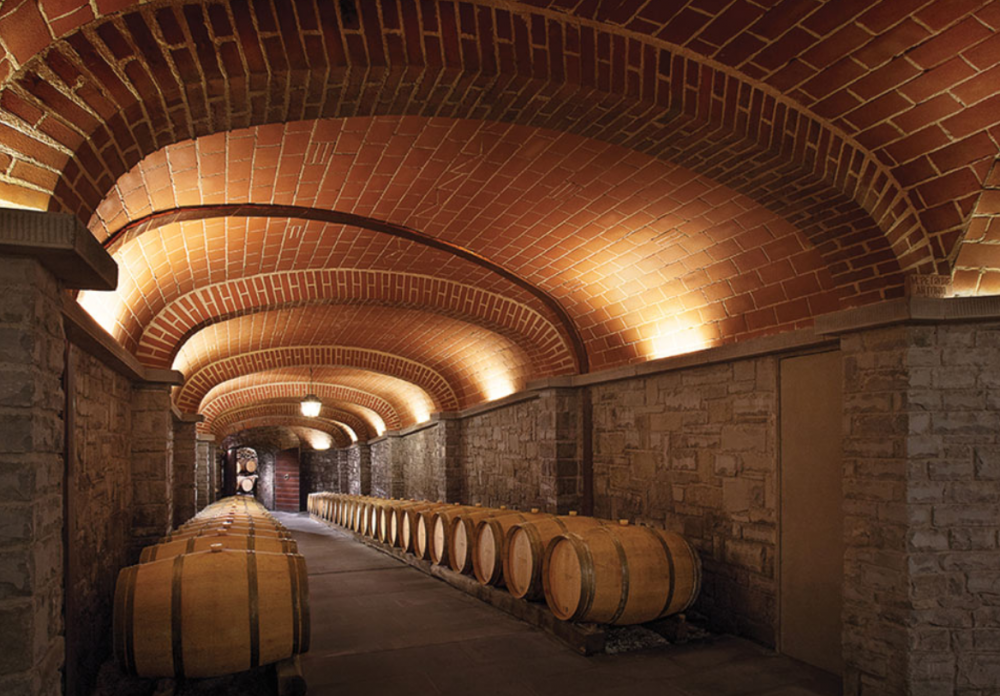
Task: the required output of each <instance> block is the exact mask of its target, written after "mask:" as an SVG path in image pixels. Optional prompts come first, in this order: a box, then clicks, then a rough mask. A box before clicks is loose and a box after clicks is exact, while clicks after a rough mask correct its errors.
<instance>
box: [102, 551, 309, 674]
mask: <svg viewBox="0 0 1000 696" xmlns="http://www.w3.org/2000/svg"><path fill="white" fill-rule="evenodd" d="M114 648H115V656H116V658H117V660H118V663H119V664H120V665H121V667H122V668H123V670H124V671H125V672H127V673H129V674H136V675H139V676H142V677H173V678H175V679H177V678H183V677H196V678H200V677H215V676H220V675H223V674H232V673H234V672H242V671H245V670H248V669H253V668H254V667H257V666H258V665H264V664H269V663H272V662H277V661H279V660H284V659H287V658H290V657H292V656H293V655H297V654H300V653H304V652H307V651H308V650H309V584H308V576H307V571H306V564H305V559H304V558H303V557H302V556H299V555H293V554H278V553H255V552H252V551H233V550H226V549H222V548H213V549H212V550H211V551H202V552H200V553H192V554H181V555H179V556H174V557H173V558H168V559H165V560H162V561H153V562H151V563H143V564H141V565H135V566H129V567H128V568H124V569H123V570H122V571H121V572H120V573H119V574H118V583H117V586H116V588H115V606H114Z"/></svg>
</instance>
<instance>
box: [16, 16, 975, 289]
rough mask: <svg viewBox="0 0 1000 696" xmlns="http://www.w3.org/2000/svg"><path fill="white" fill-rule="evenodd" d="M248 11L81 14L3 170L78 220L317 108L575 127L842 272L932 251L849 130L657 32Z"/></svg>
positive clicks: (881, 169)
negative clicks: (801, 234) (703, 180)
mask: <svg viewBox="0 0 1000 696" xmlns="http://www.w3.org/2000/svg"><path fill="white" fill-rule="evenodd" d="M254 5H255V10H254V11H255V13H256V17H257V25H258V26H263V27H265V28H266V29H268V30H270V29H273V30H274V31H275V32H277V33H278V34H279V35H280V36H281V39H280V41H278V40H264V39H262V38H261V37H260V36H259V35H258V33H257V28H256V26H255V25H254V23H253V22H250V21H248V20H249V14H250V12H249V10H247V11H244V12H240V13H237V14H236V15H232V13H231V12H230V9H229V8H228V5H226V4H225V3H222V2H219V3H211V4H209V3H200V4H198V5H194V4H183V3H176V4H175V5H171V6H161V5H157V6H156V7H155V8H152V7H139V8H132V9H129V10H125V11H124V12H122V13H121V14H119V15H116V16H113V17H104V18H101V19H97V20H95V21H94V22H93V23H91V24H88V25H87V26H85V27H83V28H82V29H80V30H78V31H77V32H76V33H74V34H72V35H71V36H68V37H67V38H66V39H65V40H64V41H61V42H59V43H58V44H56V45H54V46H52V47H50V48H49V49H47V50H46V51H45V52H44V53H43V54H40V55H39V56H36V57H34V58H31V59H29V60H28V62H27V63H26V64H25V65H24V66H23V67H22V68H21V70H20V71H19V73H18V75H17V76H16V77H14V78H12V79H10V80H9V81H8V84H7V86H6V90H5V92H6V93H8V94H9V95H10V96H9V97H7V98H6V99H5V100H4V99H2V98H0V104H6V105H7V108H8V110H9V111H10V114H11V115H12V117H14V118H16V119H19V120H20V122H21V123H22V124H24V130H26V131H27V132H28V133H29V135H18V136H17V137H12V139H11V143H12V150H13V152H12V154H13V155H14V158H15V159H16V162H15V161H14V159H12V161H11V163H10V167H9V168H10V171H11V173H12V174H13V177H12V178H15V179H18V180H19V181H21V182H23V184H24V185H25V186H27V187H28V188H30V189H33V190H39V191H51V192H52V193H53V198H52V207H53V209H64V210H71V211H74V212H76V213H77V214H78V215H80V216H81V218H83V219H86V218H89V216H90V214H91V213H92V212H93V210H95V209H96V208H97V206H98V205H99V203H100V201H101V198H102V197H103V193H104V192H106V191H107V190H109V189H110V186H111V185H112V184H113V182H114V180H115V179H117V178H118V177H119V176H121V175H122V174H124V173H125V172H126V171H127V169H128V168H129V167H131V166H132V165H134V164H135V163H136V162H138V161H139V160H140V159H141V158H142V156H144V155H145V154H148V153H149V152H151V151H152V149H155V148H158V147H162V146H164V145H166V144H168V143H170V142H176V141H177V140H181V139H184V138H187V137H192V136H197V135H204V134H208V133H213V132H222V131H227V130H231V129H233V128H239V127H242V126H246V125H253V124H258V123H265V122H286V121H291V120H296V119H299V118H310V117H316V116H331V115H345V116H346V115H351V116H367V115H372V114H376V113H437V114H445V115H449V116H476V117H482V118H487V119H489V120H496V121H507V122H525V123H530V124H532V125H540V126H544V127H549V128H554V129H556V130H562V131H568V132H576V133H581V134H586V135H587V136H588V137H593V138H597V139H603V140H607V141H609V142H615V143H621V144H624V145H626V146H628V147H631V148H633V149H637V150H640V151H644V152H648V153H651V154H654V155H656V156H658V157H662V158H665V159H669V160H671V161H674V162H678V163H681V164H683V165H685V166H688V167H690V168H692V169H694V170H695V171H701V172H704V173H706V174H707V175H709V176H710V177H711V178H713V179H715V180H717V181H720V182H722V183H725V184H727V185H729V186H732V187H733V188H734V189H736V190H739V191H741V192H744V193H746V194H747V195H749V196H751V197H752V198H755V199H756V200H760V201H761V202H763V203H764V204H765V205H767V206H768V207H770V208H772V209H773V210H776V211H778V212H779V213H781V214H782V215H784V216H785V217H787V218H788V219H789V220H790V221H792V222H793V223H795V224H797V225H798V226H800V227H801V228H802V229H803V230H805V231H806V234H807V235H808V236H809V238H810V239H811V240H812V241H813V242H814V243H815V244H816V245H817V247H818V248H819V249H820V250H821V252H822V253H823V254H824V256H825V258H827V260H828V263H830V264H834V263H836V262H837V260H841V261H844V262H848V263H849V264H850V265H851V266H853V267H855V268H856V271H855V276H857V277H858V278H859V280H858V281H857V282H860V281H861V280H871V279H872V278H877V277H879V275H880V274H879V273H878V268H877V267H878V265H880V264H886V263H889V259H893V260H894V270H898V269H899V268H900V267H901V268H903V269H910V268H917V267H920V268H927V267H930V266H931V265H932V263H933V261H934V258H933V252H934V251H936V250H937V249H936V248H935V247H933V246H932V244H931V240H932V237H928V236H927V235H926V234H925V233H924V228H923V227H921V225H920V222H921V221H920V220H919V219H918V216H917V215H916V213H915V208H914V206H913V204H912V201H911V198H910V197H908V196H906V195H904V193H903V192H902V190H901V188H900V186H899V185H898V183H897V181H896V177H895V176H894V175H893V174H892V173H891V172H890V171H889V170H888V169H887V167H886V166H885V165H883V163H882V162H881V161H880V160H879V159H878V158H876V157H874V156H873V155H872V154H871V153H870V152H869V151H868V150H866V149H865V148H864V147H862V146H861V145H859V142H861V141H860V140H854V139H852V138H850V137H848V136H847V135H846V134H845V132H844V131H843V130H842V129H841V128H840V127H831V126H830V125H829V124H828V123H827V122H826V121H824V120H821V119H819V118H817V117H814V116H813V115H811V114H810V113H808V112H807V111H805V110H804V109H802V108H801V107H799V106H798V105H797V104H796V102H795V101H794V100H793V99H789V98H785V97H783V96H781V95H780V94H776V93H775V91H774V90H773V89H767V88H762V87H760V86H759V85H758V84H755V83H754V82H751V81H749V80H747V79H746V78H745V76H743V75H741V74H739V73H738V72H736V71H734V70H731V69H729V68H727V67H725V66H724V65H721V64H718V63H709V62H708V61H706V60H705V59H703V58H699V57H697V56H694V55H692V54H691V53H689V52H687V51H679V50H677V49H676V47H673V46H670V45H669V44H665V43H663V42H662V41H659V40H654V39H651V38H649V37H644V36H642V35H639V34H636V33H633V32H629V31H624V30H620V29H616V30H614V31H608V30H605V29H604V28H602V27H600V26H597V25H593V24H585V23H582V22H581V21H580V20H578V19H576V18H573V17H571V16H569V15H565V14H562V15H560V14H558V13H548V14H545V13H538V12H537V11H532V10H529V9H527V8H513V11H511V10H510V8H504V9H501V8H497V7H490V6H486V5H483V6H479V7H477V6H475V5H472V4H461V5H452V4H448V5H441V6H440V7H439V6H436V5H430V4H427V5H424V6H423V7H424V8H425V9H424V10H420V11H412V12H406V13H403V15H402V16H400V15H399V14H398V13H395V12H394V13H393V15H392V16H393V17H394V19H393V20H392V21H393V22H394V24H387V25H386V26H382V24H381V22H382V21H383V19H382V18H381V17H380V16H379V14H377V13H376V12H372V11H364V10H362V11H361V12H360V15H359V16H358V17H357V18H348V20H347V21H345V20H344V18H343V17H338V16H337V14H336V13H337V12H339V10H337V9H336V8H337V6H336V5H328V4H325V3H321V4H318V7H320V8H327V7H329V8H332V9H331V10H329V11H326V10H325V9H320V13H319V14H318V15H317V14H316V13H315V11H314V9H313V8H312V7H311V6H310V5H309V4H308V3H304V4H301V5H299V6H297V7H298V8H299V12H300V13H302V14H300V20H301V19H302V18H308V21H309V22H311V23H314V24H315V25H316V27H317V28H318V29H319V33H317V34H316V35H314V37H315V38H314V40H313V41H308V40H307V41H306V42H305V43H303V41H302V37H301V36H300V33H299V30H300V29H299V26H298V25H294V26H292V25H290V24H289V23H288V22H277V21H276V20H275V18H274V16H273V13H272V12H271V10H270V4H265V3H264V2H263V0H258V2H256V3H254ZM366 7H372V6H371V5H366ZM424 11H426V12H427V13H428V14H427V16H425V17H420V16H419V13H420V12H424ZM470 13H471V14H470ZM469 17H480V18H481V20H480V19H473V20H472V21H468V20H469ZM355 21H356V26H355ZM261 22H263V24H261ZM272 24H273V27H272V26H271V25H272ZM463 32H464V34H463ZM380 34H384V37H385V38H384V39H383V40H384V41H385V43H383V42H382V41H378V40H377V39H376V38H375V37H378V36H379V35H380ZM465 34H467V35H468V37H467V39H460V38H459V37H460V36H464V35H465ZM189 37H192V38H194V42H195V44H196V45H197V47H198V48H197V51H196V54H197V55H193V54H192V52H191V50H190V46H189V43H190V41H191V39H190V38H189ZM195 37H197V38H195ZM201 37H204V38H201ZM159 41H163V42H164V43H165V44H166V45H169V46H170V47H171V48H170V49H169V50H165V49H162V48H161V47H160V44H159ZM463 41H464V43H463ZM265 54H268V55H269V58H268V59H265V58H264V56H265ZM536 57H537V58H539V59H540V60H535V58H536ZM546 58H547V60H545V59H546ZM268 60H270V62H271V64H273V65H289V64H291V65H305V66H307V68H306V69H305V70H303V71H302V74H301V79H297V80H296V81H295V82H294V84H296V85H298V86H301V88H300V89H292V90H291V91H290V92H289V90H288V89H287V85H288V84H289V82H290V81H288V80H286V75H285V74H284V73H283V72H282V71H281V70H273V71H271V70H269V68H268V67H267V66H268ZM372 67H378V69H377V70H373V69H371V68H372ZM175 75H179V76H180V77H181V80H182V82H178V80H177V77H175ZM226 78H228V79H226ZM43 80H44V81H47V82H50V83H52V84H53V85H54V86H52V87H49V88H47V89H42V88H40V86H39V85H40V83H41V82H42V81H43ZM182 85H183V87H182ZM246 85H250V87H251V89H249V90H248V89H246ZM434 86H436V87H437V89H434V88H433V87H434ZM254 87H257V88H258V90H259V91H258V92H257V93H256V94H252V91H253V88H254ZM484 94H488V95H489V101H488V103H484V102H483V101H481V100H480V98H481V96H482V95H484ZM174 102H178V103H179V104H181V105H183V108H173V109H171V108H170V107H168V106H167V105H168V104H171V105H173V103H174ZM210 102H212V103H213V105H214V103H225V105H226V108H212V107H210ZM881 115H882V113H881V112H878V113H876V114H875V117H876V118H878V117H879V116H881ZM858 120H859V121H861V119H860V118H859V119H858ZM879 120H880V119H879ZM751 123H752V125H748V124H751ZM759 124H763V125H759ZM49 133H52V134H54V135H49ZM91 142H95V143H98V144H99V147H98V149H95V148H94V147H93V146H92V145H91ZM15 172H16V173H15ZM831 211H835V212H834V214H831ZM923 222H924V226H925V227H927V228H928V230H929V232H930V233H931V235H938V233H940V232H941V231H942V230H941V229H940V227H941V225H944V226H945V227H947V231H948V232H950V231H951V230H952V229H953V228H954V225H952V226H951V227H948V225H950V224H951V223H952V220H950V219H944V216H938V217H934V216H925V217H924V219H923ZM959 224H960V221H959ZM935 239H938V240H939V241H940V236H939V237H936V238H935ZM938 246H940V244H939V245H938ZM945 256H946V255H945ZM872 257H874V258H872ZM939 260H941V257H939ZM942 262H943V263H946V261H942ZM896 280H897V281H898V279H896ZM893 282H895V281H893Z"/></svg>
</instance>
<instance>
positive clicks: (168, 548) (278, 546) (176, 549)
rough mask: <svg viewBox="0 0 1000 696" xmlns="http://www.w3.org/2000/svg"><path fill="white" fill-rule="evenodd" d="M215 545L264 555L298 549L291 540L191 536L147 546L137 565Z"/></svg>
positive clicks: (205, 549) (243, 536) (218, 535)
mask: <svg viewBox="0 0 1000 696" xmlns="http://www.w3.org/2000/svg"><path fill="white" fill-rule="evenodd" d="M215 544H220V545H221V546H222V548H224V549H236V550H242V551H261V552H264V553H298V552H299V547H298V544H296V543H295V541H294V540H292V539H278V538H276V537H256V536H247V535H245V534H226V533H225V532H223V533H221V534H213V535H211V536H193V537H188V538H187V539H177V540H176V541H168V542H165V543H162V544H153V545H151V546H147V547H146V548H144V549H143V550H142V553H141V554H139V563H149V562H151V561H159V560H162V559H164V558H173V557H174V556H177V555H180V554H182V553H197V552H198V551H208V550H210V549H211V547H212V546H213V545H215Z"/></svg>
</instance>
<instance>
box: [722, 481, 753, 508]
mask: <svg viewBox="0 0 1000 696" xmlns="http://www.w3.org/2000/svg"><path fill="white" fill-rule="evenodd" d="M752 490H753V482H752V481H749V480H747V479H744V478H736V479H732V480H726V481H723V483H722V505H723V509H724V510H725V511H726V512H728V513H730V514H732V513H739V512H746V511H747V510H749V509H750V500H751V493H752Z"/></svg>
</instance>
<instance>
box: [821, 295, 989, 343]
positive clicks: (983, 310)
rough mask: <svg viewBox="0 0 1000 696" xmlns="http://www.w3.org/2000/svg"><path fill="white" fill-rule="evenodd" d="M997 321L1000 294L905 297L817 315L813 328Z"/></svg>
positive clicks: (829, 330) (825, 331) (829, 331)
mask: <svg viewBox="0 0 1000 696" xmlns="http://www.w3.org/2000/svg"><path fill="white" fill-rule="evenodd" d="M997 320H1000V297H998V296H988V297H904V298H900V299H898V300H889V301H887V302H879V303H878V304H872V305H866V306H864V307H855V308H854V309H845V310H843V311H840V312H833V313H832V314H824V315H823V316H821V317H817V318H816V326H815V331H816V333H817V334H818V335H821V336H837V335H839V334H845V333H852V332H855V331H863V330H867V329H877V328H880V327H884V326H895V325H898V324H939V323H951V322H962V321H997Z"/></svg>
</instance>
